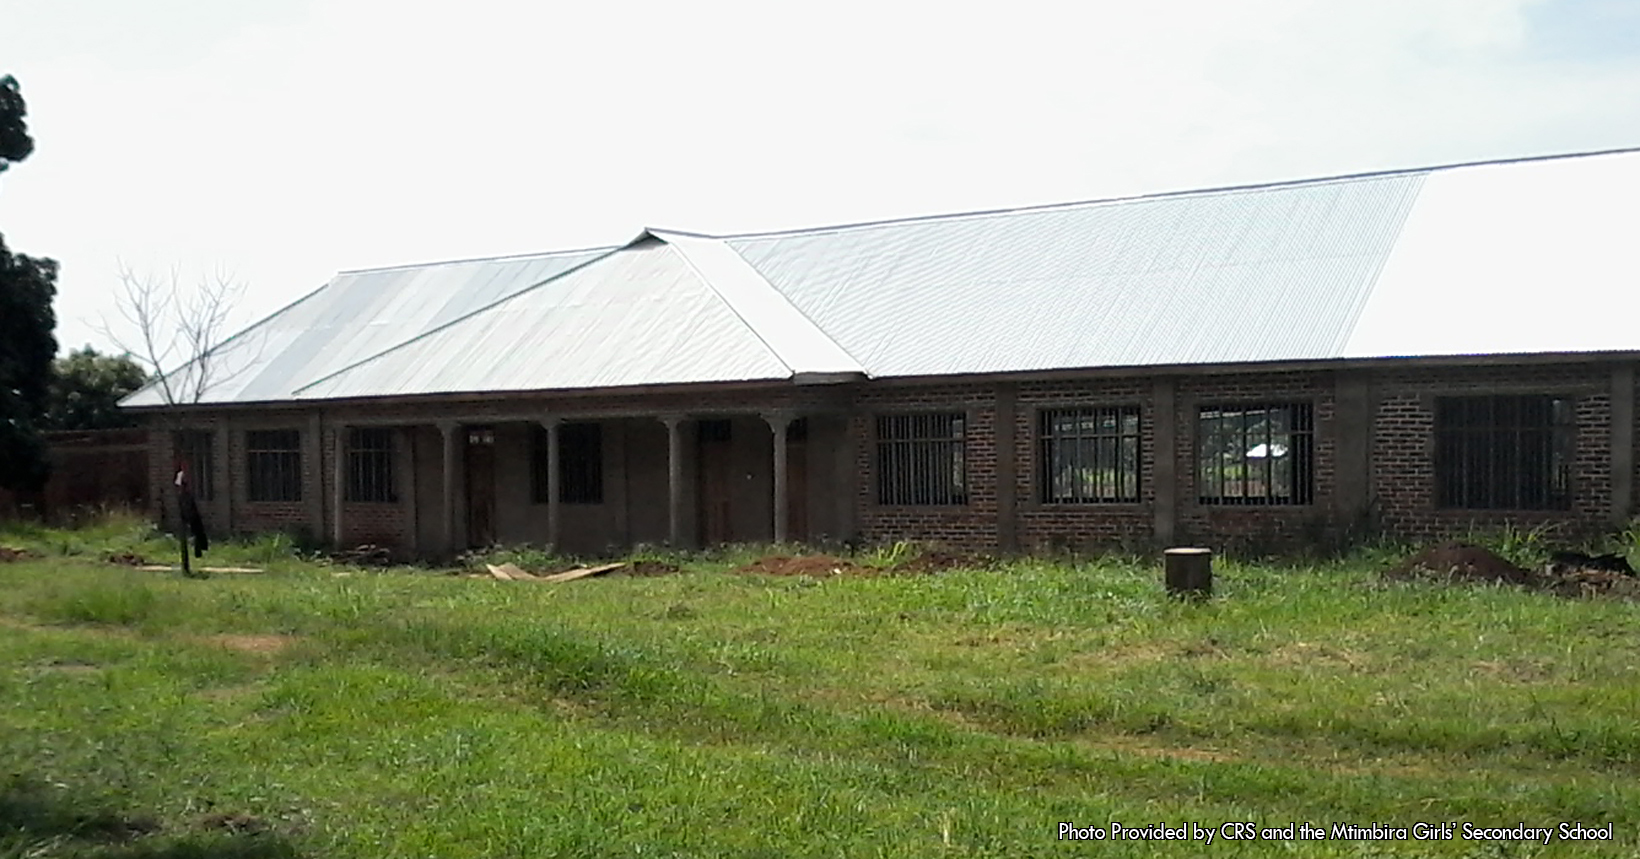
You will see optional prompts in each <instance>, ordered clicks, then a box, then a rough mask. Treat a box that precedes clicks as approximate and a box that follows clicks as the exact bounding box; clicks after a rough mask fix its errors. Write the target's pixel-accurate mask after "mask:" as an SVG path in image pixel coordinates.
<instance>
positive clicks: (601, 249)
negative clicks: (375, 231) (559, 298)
mask: <svg viewBox="0 0 1640 859" xmlns="http://www.w3.org/2000/svg"><path fill="white" fill-rule="evenodd" d="M621 247H623V246H622V245H599V246H597V247H590V248H564V249H561V250H550V251H530V252H527V253H516V254H497V255H495V256H485V257H460V258H457V259H438V260H428V261H426V262H407V263H398V264H396V265H379V266H365V267H363V268H344V269H339V270H338V271H337V272H336V274H337V275H344V274H366V273H373V272H381V271H397V270H399V269H411V268H431V267H432V266H436V265H460V264H461V263H468V262H500V261H502V260H514V259H527V258H529V257H556V256H571V255H574V254H590V253H608V252H610V251H613V250H619V249H620V248H621Z"/></svg>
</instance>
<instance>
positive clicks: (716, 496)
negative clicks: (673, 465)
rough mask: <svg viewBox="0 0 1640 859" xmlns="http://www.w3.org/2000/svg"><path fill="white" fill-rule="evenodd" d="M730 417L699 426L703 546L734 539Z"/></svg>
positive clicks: (700, 513)
mask: <svg viewBox="0 0 1640 859" xmlns="http://www.w3.org/2000/svg"><path fill="white" fill-rule="evenodd" d="M730 427H731V424H730V423H729V421H727V420H711V421H701V422H700V424H699V425H698V427H697V433H696V438H697V445H696V448H697V450H696V459H695V462H696V463H698V466H697V470H698V472H699V474H698V481H697V482H698V485H699V498H698V503H697V506H696V508H695V509H696V510H698V511H699V515H698V517H697V518H698V520H699V521H698V523H697V525H698V530H699V532H700V545H702V546H716V545H719V544H721V543H729V542H733V541H734V539H735V533H734V516H733V507H732V506H731V505H730V503H729V499H730V494H731V491H732V488H733V486H734V482H733V481H734V444H733V443H732V436H731V433H730Z"/></svg>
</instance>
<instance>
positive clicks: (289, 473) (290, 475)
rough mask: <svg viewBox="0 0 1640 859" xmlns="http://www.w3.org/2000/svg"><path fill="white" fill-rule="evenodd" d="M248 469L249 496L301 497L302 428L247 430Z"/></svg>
mask: <svg viewBox="0 0 1640 859" xmlns="http://www.w3.org/2000/svg"><path fill="white" fill-rule="evenodd" d="M245 473H246V480H245V497H246V498H247V499H248V500H250V501H301V500H302V433H301V431H300V430H251V431H249V432H246V433H245Z"/></svg>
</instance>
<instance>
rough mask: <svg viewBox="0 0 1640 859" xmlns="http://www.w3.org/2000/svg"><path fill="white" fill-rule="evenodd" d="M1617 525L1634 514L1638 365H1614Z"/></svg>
mask: <svg viewBox="0 0 1640 859" xmlns="http://www.w3.org/2000/svg"><path fill="white" fill-rule="evenodd" d="M1611 384H1612V393H1611V397H1612V415H1611V420H1612V427H1611V433H1612V499H1611V506H1612V509H1611V521H1612V524H1613V525H1619V526H1626V525H1628V524H1629V517H1631V516H1633V515H1634V455H1635V450H1634V441H1635V439H1634V365H1633V364H1619V365H1618V366H1616V367H1614V368H1612V382H1611Z"/></svg>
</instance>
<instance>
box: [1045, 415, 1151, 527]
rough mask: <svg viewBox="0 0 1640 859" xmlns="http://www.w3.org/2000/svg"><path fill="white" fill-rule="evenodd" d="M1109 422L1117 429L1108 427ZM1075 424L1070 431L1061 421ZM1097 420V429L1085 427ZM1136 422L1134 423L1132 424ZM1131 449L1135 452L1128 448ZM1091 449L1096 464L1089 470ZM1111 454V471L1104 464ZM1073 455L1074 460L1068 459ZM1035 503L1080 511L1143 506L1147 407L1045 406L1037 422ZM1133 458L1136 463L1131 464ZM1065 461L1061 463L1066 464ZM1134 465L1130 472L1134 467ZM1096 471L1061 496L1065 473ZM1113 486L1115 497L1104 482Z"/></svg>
mask: <svg viewBox="0 0 1640 859" xmlns="http://www.w3.org/2000/svg"><path fill="white" fill-rule="evenodd" d="M1106 418H1111V419H1113V426H1111V427H1109V428H1107V427H1106V426H1105V420H1106ZM1065 419H1070V420H1073V421H1075V422H1076V426H1074V427H1073V428H1071V429H1069V430H1066V429H1064V428H1063V426H1062V425H1059V421H1061V420H1065ZM1084 421H1092V426H1091V427H1090V426H1087V425H1085V424H1084V423H1083V422H1084ZM1129 421H1131V424H1130V423H1129ZM1130 444H1131V450H1129V449H1128V448H1129V445H1130ZM1089 446H1091V447H1092V454H1091V459H1092V462H1091V463H1089V464H1086V465H1084V463H1083V454H1084V453H1085V452H1087V451H1086V449H1087V448H1088V447H1089ZM1107 450H1108V452H1109V455H1110V457H1111V459H1113V460H1114V462H1113V463H1111V464H1110V465H1109V467H1108V469H1107V466H1106V464H1104V463H1101V462H1100V460H1101V459H1102V458H1103V457H1104V455H1105V454H1106V453H1107ZM1067 452H1069V453H1070V454H1071V455H1070V456H1069V457H1065V454H1066V453H1067ZM1036 457H1037V461H1036V480H1037V491H1036V498H1037V502H1038V503H1039V504H1044V505H1060V504H1063V505H1067V506H1072V507H1081V506H1085V505H1097V506H1101V507H1108V506H1111V505H1118V504H1138V503H1139V502H1140V499H1141V495H1142V493H1143V489H1142V483H1143V480H1144V462H1143V459H1144V408H1143V406H1141V405H1139V404H1137V403H1122V404H1118V405H1069V406H1044V407H1042V408H1039V409H1037V417H1036ZM1130 457H1131V459H1130ZM1067 459H1068V462H1063V464H1062V460H1067ZM1130 465H1131V469H1130V468H1129V466H1130ZM1066 469H1069V470H1071V471H1073V472H1076V471H1083V470H1087V469H1091V470H1092V472H1093V475H1094V478H1093V479H1092V480H1091V481H1090V480H1088V477H1087V475H1085V474H1081V475H1077V474H1073V475H1071V476H1070V477H1069V480H1070V484H1071V485H1070V486H1069V487H1068V488H1067V489H1066V490H1065V491H1060V486H1061V485H1062V483H1063V481H1062V480H1061V479H1060V478H1059V474H1060V472H1062V471H1064V470H1066ZM1107 470H1108V472H1109V474H1108V480H1109V481H1111V482H1113V483H1114V489H1115V493H1114V494H1111V493H1106V492H1105V491H1104V490H1105V489H1107V488H1110V487H1108V486H1107V483H1106V480H1105V479H1100V478H1101V477H1107V475H1106V471H1107Z"/></svg>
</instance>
